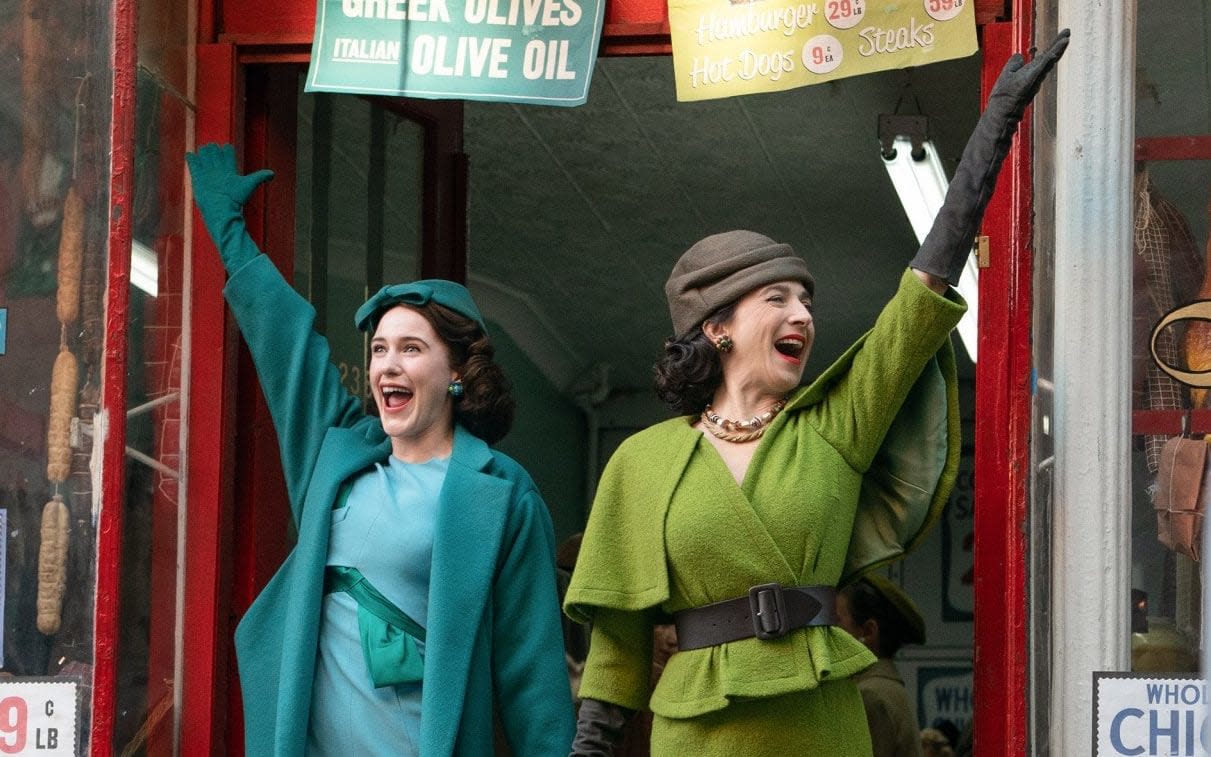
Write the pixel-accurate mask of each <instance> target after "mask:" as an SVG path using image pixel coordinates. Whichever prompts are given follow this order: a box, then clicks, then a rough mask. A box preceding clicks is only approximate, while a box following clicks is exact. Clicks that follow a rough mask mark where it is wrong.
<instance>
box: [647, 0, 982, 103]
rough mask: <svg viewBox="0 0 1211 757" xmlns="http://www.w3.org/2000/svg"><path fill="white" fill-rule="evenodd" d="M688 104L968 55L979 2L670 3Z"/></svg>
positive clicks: (676, 60)
mask: <svg viewBox="0 0 1211 757" xmlns="http://www.w3.org/2000/svg"><path fill="white" fill-rule="evenodd" d="M669 31H670V34H671V36H672V41H673V72H674V76H675V78H676V84H677V99H678V100H709V99H713V98H718V97H730V96H732V95H747V94H753V93H756V92H779V91H781V90H784V89H794V88H796V87H804V86H807V85H809V84H819V83H820V82H825V81H830V80H832V79H841V78H845V77H847V76H857V75H859V74H868V73H872V72H875V71H886V70H888V69H893V68H904V67H906V66H920V65H923V64H926V63H934V62H937V61H940V60H949V59H951V58H961V57H964V56H967V55H971V54H972V53H974V52H975V51H976V49H977V44H976V27H975V8H974V0H818V2H816V1H813V0H751V1H748V2H746V1H745V0H669Z"/></svg>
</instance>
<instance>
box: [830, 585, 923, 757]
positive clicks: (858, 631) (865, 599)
mask: <svg viewBox="0 0 1211 757" xmlns="http://www.w3.org/2000/svg"><path fill="white" fill-rule="evenodd" d="M837 618H838V619H839V621H840V626H841V627H842V628H844V629H845V630H846V631H848V632H849V633H850V635H852V636H853V637H854V638H855V639H857V640H858V641H860V642H862V643H863V644H865V645H866V648H867V649H869V650H870V651H871V652H873V653H874V655H875V657H877V658H878V661H877V662H875V664H874V665H871V666H870V667H869V668H867V669H866V670H863V671H862V672H861V673H858V674H857V675H856V676H854V683H856V684H857V685H858V693H859V694H861V695H862V706H863V707H864V708H865V709H866V725H867V727H868V728H870V741H871V745H872V747H873V749H874V757H920V755H921V747H922V735H921V730H920V727H919V726H918V725H917V719H916V717H915V716H914V715H913V711H912V703H911V702H909V701H908V691H907V690H906V689H905V688H904V679H903V678H901V677H900V671H899V670H897V669H896V663H895V656H896V653H897V652H899V651H900V647H902V646H904V645H905V644H924V643H925V619H924V618H923V617H921V611H920V609H918V608H917V605H916V603H915V602H913V601H912V599H911V598H910V597H909V596H908V595H907V594H905V593H904V592H903V591H902V590H901V589H900V587H899V586H896V585H895V584H894V583H892V582H891V581H889V580H887V579H886V578H884V577H883V576H882V575H879V574H878V573H871V574H869V575H867V576H864V577H863V578H862V579H861V580H859V581H857V582H855V583H852V584H849V585H848V586H846V587H845V588H843V589H842V590H841V591H840V592H838V593H837ZM938 735H942V734H941V733H940V732H939V734H938Z"/></svg>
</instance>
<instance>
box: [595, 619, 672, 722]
mask: <svg viewBox="0 0 1211 757" xmlns="http://www.w3.org/2000/svg"><path fill="white" fill-rule="evenodd" d="M652 625H653V624H652V614H651V613H650V612H646V611H632V610H611V609H602V610H599V611H598V612H597V613H596V614H595V615H594V616H593V632H592V636H591V637H590V641H589V656H588V659H586V660H585V665H584V675H583V676H582V677H581V679H580V691H579V692H578V696H580V698H581V699H599V700H601V701H603V702H610V703H611V704H616V705H619V706H620V707H625V708H627V709H628V710H642V709H645V708H646V707H647V706H648V697H649V695H650V690H651V680H652Z"/></svg>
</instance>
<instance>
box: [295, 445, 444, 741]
mask: <svg viewBox="0 0 1211 757" xmlns="http://www.w3.org/2000/svg"><path fill="white" fill-rule="evenodd" d="M448 464H449V460H448V459H447V458H435V459H432V460H429V461H427V462H423V463H406V462H404V461H402V460H400V459H398V458H396V457H389V458H388V459H387V462H386V463H375V465H374V468H373V469H371V470H369V471H367V472H366V473H363V474H361V475H360V476H358V477H357V478H356V479H354V481H353V485H352V487H351V489H350V492H349V496H348V498H347V499H346V500H344V502H343V504H342V506H338V507H337V508H335V509H334V510H333V511H332V533H331V537H330V540H329V544H328V561H327V564H328V565H330V566H344V567H348V568H357V569H358V570H359V571H360V572H361V574H362V575H363V576H365V578H366V579H367V580H368V581H369V582H370V584H371V585H373V586H374V588H375V589H376V590H378V592H379V593H381V594H382V595H383V596H385V597H386V598H387V599H388V600H390V601H391V603H392V604H394V605H395V606H396V607H397V608H399V609H400V610H402V611H403V612H404V613H405V614H406V615H407V616H408V617H410V618H412V619H413V620H414V621H416V622H417V623H418V624H419V625H420V626H421V627H424V626H425V625H426V624H427V623H428V613H429V566H430V563H431V561H432V557H433V527H434V522H435V518H436V516H437V505H438V494H439V492H440V491H441V486H442V482H443V481H444V480H445V477H446V469H447V467H448ZM418 646H419V648H420V650H421V652H422V654H423V650H424V645H423V642H422V643H420V644H418ZM422 686H423V681H417V682H409V683H403V684H397V685H387V686H380V687H376V686H375V685H374V683H373V682H372V681H371V675H370V671H369V670H368V668H367V664H366V661H365V658H364V655H363V651H362V638H361V634H360V631H359V626H358V603H357V600H356V599H354V597H353V596H351V595H350V594H348V593H346V592H340V591H333V592H329V593H328V594H326V595H325V597H324V604H323V609H322V616H321V625H320V634H319V650H318V652H317V656H316V666H315V679H314V682H313V683H312V689H311V720H310V723H309V726H308V729H307V753H308V754H310V755H330V754H359V755H376V754H382V755H418V754H420V715H421V692H422Z"/></svg>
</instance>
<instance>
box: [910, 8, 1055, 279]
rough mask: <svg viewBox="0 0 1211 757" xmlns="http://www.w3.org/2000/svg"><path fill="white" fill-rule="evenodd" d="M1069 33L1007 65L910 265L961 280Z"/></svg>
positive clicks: (1017, 56)
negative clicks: (1016, 138) (1021, 129)
mask: <svg viewBox="0 0 1211 757" xmlns="http://www.w3.org/2000/svg"><path fill="white" fill-rule="evenodd" d="M1068 35H1069V33H1068V30H1067V29H1065V30H1063V31H1061V32H1060V33H1059V35H1058V36H1057V37H1056V38H1055V41H1054V42H1052V43H1051V46H1050V47H1049V48H1047V49H1046V50H1045V51H1043V52H1042V53H1039V54H1038V55H1036V56H1035V57H1034V59H1033V60H1031V61H1030V62H1029V63H1026V62H1025V59H1024V58H1023V57H1022V55H1021V54H1020V53H1018V54H1015V55H1014V56H1013V57H1011V58H1010V59H1009V60H1008V61H1007V62H1006V63H1005V67H1004V68H1002V69H1001V73H1000V75H999V76H998V77H997V81H996V83H995V84H993V85H992V93H991V94H990V95H989V96H988V105H987V106H986V107H985V108H984V113H983V114H982V115H981V116H980V120H979V121H978V122H977V123H976V128H975V130H974V131H973V132H972V133H971V138H970V139H969V140H967V147H965V148H964V149H963V157H962V158H961V159H960V160H959V167H958V168H957V169H956V170H955V175H954V178H953V179H951V181H950V188H949V189H948V190H947V191H946V200H945V202H943V203H942V208H941V210H939V211H938V216H937V218H935V219H934V222H933V227H932V228H930V230H929V234H927V235H926V236H925V241H924V242H922V243H921V249H920V250H918V251H917V255H916V257H914V258H913V259H912V262H911V263H909V265H910V266H912V267H913V268H916V269H917V270H918V271H924V272H925V273H928V274H932V275H933V276H936V277H938V278H940V279H945V280H946V281H948V282H950V283H952V284H953V283H956V282H957V281H958V280H959V274H960V273H962V271H963V264H964V263H965V262H966V260H967V255H968V253H970V252H971V245H972V243H973V242H974V241H975V236H976V232H977V231H978V230H979V228H980V221H981V219H983V217H984V209H985V208H987V207H988V199H989V198H990V197H991V196H992V190H993V188H995V187H996V183H997V173H998V172H999V171H1000V170H1001V163H1002V162H1004V160H1005V156H1006V155H1007V154H1008V153H1009V146H1010V144H1011V143H1012V142H1013V135H1014V132H1016V131H1017V129H1018V122H1019V121H1021V120H1022V114H1023V113H1024V112H1025V111H1026V106H1027V105H1029V104H1030V101H1031V100H1032V99H1034V96H1035V94H1036V93H1038V91H1039V87H1040V86H1042V84H1043V80H1044V79H1046V78H1047V74H1048V73H1049V72H1050V71H1051V69H1052V68H1054V67H1055V63H1056V61H1058V60H1059V59H1060V56H1061V55H1063V54H1064V49H1065V48H1066V47H1068Z"/></svg>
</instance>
